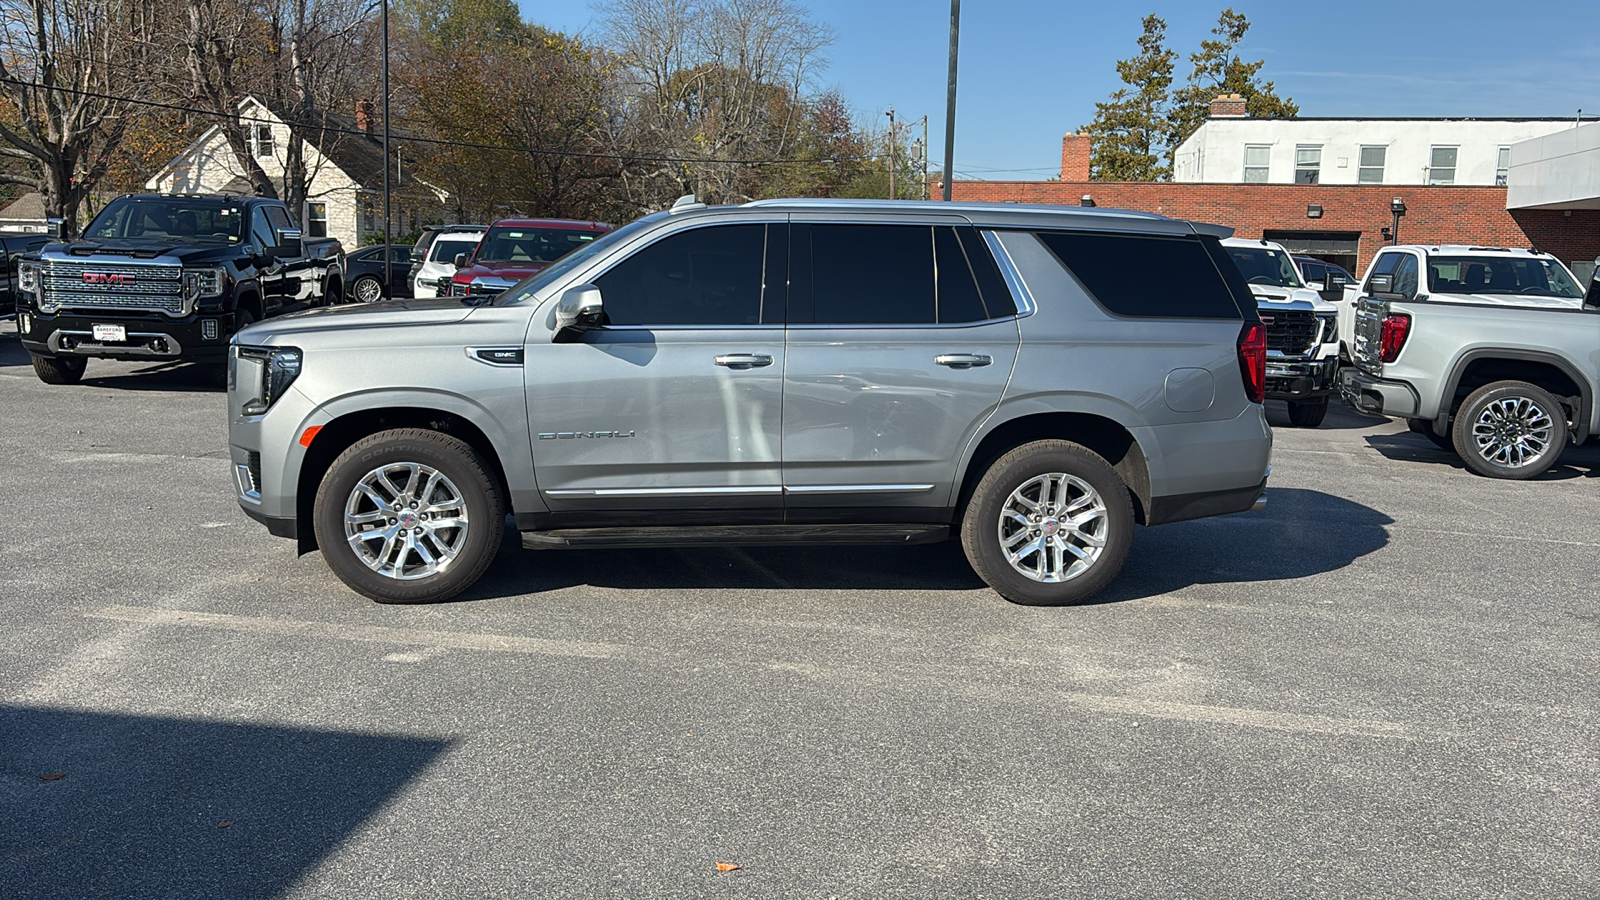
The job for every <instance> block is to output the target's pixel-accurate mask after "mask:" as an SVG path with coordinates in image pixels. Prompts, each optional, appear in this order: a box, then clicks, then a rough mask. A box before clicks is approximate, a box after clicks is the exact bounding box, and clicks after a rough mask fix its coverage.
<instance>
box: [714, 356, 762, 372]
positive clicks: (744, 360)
mask: <svg viewBox="0 0 1600 900" xmlns="http://www.w3.org/2000/svg"><path fill="white" fill-rule="evenodd" d="M716 362H717V365H719V366H727V367H728V368H730V369H757V368H760V367H761V366H770V365H772V357H770V356H767V355H766V354H764V353H728V354H724V355H722V356H719V357H717V359H716Z"/></svg>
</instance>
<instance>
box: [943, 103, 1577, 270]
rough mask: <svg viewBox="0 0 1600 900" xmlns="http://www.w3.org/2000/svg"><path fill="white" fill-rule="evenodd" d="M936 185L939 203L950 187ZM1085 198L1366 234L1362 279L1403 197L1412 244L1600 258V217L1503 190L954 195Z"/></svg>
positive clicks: (1141, 189)
mask: <svg viewBox="0 0 1600 900" xmlns="http://www.w3.org/2000/svg"><path fill="white" fill-rule="evenodd" d="M1069 137H1071V135H1069ZM1064 155H1065V145H1063V156H1064ZM1063 165H1065V160H1064V159H1063ZM933 187H934V193H933V196H935V197H938V196H940V193H939V192H940V190H942V188H941V187H940V186H939V185H934V186H933ZM1084 194H1088V195H1090V196H1091V197H1093V198H1094V201H1095V205H1096V206H1098V207H1102V208H1106V207H1109V208H1118V209H1137V210H1144V211H1147V212H1155V213H1160V214H1161V215H1164V216H1171V217H1173V218H1176V219H1195V220H1199V221H1203V222H1216V223H1219V224H1222V225H1231V226H1233V228H1234V229H1236V231H1237V233H1238V235H1239V237H1245V238H1259V237H1261V236H1262V232H1263V231H1266V230H1286V231H1343V232H1360V234H1361V239H1360V245H1359V249H1358V257H1359V258H1358V261H1357V270H1356V273H1355V274H1356V275H1357V276H1359V275H1361V273H1362V272H1363V271H1364V270H1365V269H1366V266H1367V263H1368V262H1369V261H1371V259H1372V255H1373V253H1374V252H1375V251H1376V250H1377V248H1378V247H1379V246H1381V245H1382V244H1383V243H1384V241H1383V238H1382V236H1381V235H1380V234H1379V229H1381V228H1384V227H1386V226H1388V225H1390V224H1391V223H1392V222H1393V221H1394V219H1393V216H1392V214H1391V213H1390V212H1389V202H1390V200H1392V199H1393V198H1395V197H1402V198H1404V199H1405V203H1406V214H1405V216H1404V217H1402V218H1401V219H1400V240H1401V241H1402V242H1404V243H1407V244H1470V245H1477V246H1488V247H1522V248H1528V247H1532V248H1535V249H1539V250H1545V251H1548V252H1550V253H1553V254H1555V255H1556V256H1557V257H1559V258H1560V259H1562V260H1564V261H1567V262H1571V261H1573V260H1593V259H1594V258H1595V257H1597V256H1600V210H1573V211H1572V215H1571V216H1567V215H1564V214H1563V213H1562V212H1560V211H1555V210H1517V211H1515V212H1508V211H1507V210H1506V208H1505V206H1506V189H1505V188H1503V187H1453V186H1452V187H1446V186H1432V187H1424V186H1417V185H1406V186H1401V185H1320V184H1318V185H1298V184H1173V183H1152V182H1114V181H957V182H955V184H954V185H953V186H952V189H951V199H953V200H969V201H993V202H999V203H1045V204H1057V205H1063V206H1077V205H1078V204H1079V200H1080V198H1082V197H1083V195H1084ZM1311 204H1316V205H1320V206H1321V207H1322V218H1320V219H1310V218H1307V217H1306V207H1307V206H1308V205H1311Z"/></svg>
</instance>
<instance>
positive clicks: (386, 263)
mask: <svg viewBox="0 0 1600 900" xmlns="http://www.w3.org/2000/svg"><path fill="white" fill-rule="evenodd" d="M382 15H383V293H384V296H385V297H393V296H394V281H393V279H394V273H393V271H392V270H393V267H394V265H393V260H392V259H391V254H390V252H389V241H390V239H391V237H390V234H389V0H383V13H382Z"/></svg>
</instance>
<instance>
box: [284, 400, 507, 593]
mask: <svg viewBox="0 0 1600 900" xmlns="http://www.w3.org/2000/svg"><path fill="white" fill-rule="evenodd" d="M312 515H313V527H314V528H315V530H316V535H317V544H318V546H320V547H321V548H322V553H323V556H324V557H325V558H326V559H327V561H328V566H329V568H331V569H333V572H334V574H335V575H337V576H339V580H340V581H343V582H344V583H345V584H347V585H349V586H350V588H351V589H353V590H355V591H356V592H357V593H360V594H364V595H365V596H368V597H371V598H372V599H374V600H376V601H378V602H379V603H431V602H435V601H439V600H446V599H448V598H450V597H454V596H455V595H456V594H459V593H461V592H462V591H464V590H466V589H467V588H469V587H471V586H472V584H473V583H474V582H476V581H477V580H478V578H479V577H481V576H482V575H483V573H484V571H485V570H487V569H488V568H489V563H490V562H492V561H493V560H494V556H495V553H496V551H498V550H499V549H500V541H501V538H502V536H503V534H504V531H505V501H504V499H503V498H502V497H501V495H500V488H499V485H498V483H497V482H496V481H495V478H494V476H493V475H491V474H490V471H489V467H488V465H486V464H485V462H484V460H483V458H482V457H481V456H479V455H478V452H477V451H476V450H474V449H472V447H471V446H470V445H468V444H467V443H466V442H464V441H461V440H459V439H457V438H454V437H451V436H450V435H447V434H441V433H439V432H437V431H427V430H424V429H418V428H400V429H393V430H390V431H380V432H378V433H377V434H373V435H370V436H368V437H365V438H362V439H361V440H359V441H357V442H356V443H355V444H353V445H352V446H351V447H350V449H348V450H346V451H345V452H343V453H341V454H339V458H338V459H336V460H334V461H333V465H332V466H331V467H329V469H328V471H327V473H326V474H325V475H323V478H322V484H321V485H320V486H319V487H318V488H317V498H316V505H315V507H314V511H313V514H312Z"/></svg>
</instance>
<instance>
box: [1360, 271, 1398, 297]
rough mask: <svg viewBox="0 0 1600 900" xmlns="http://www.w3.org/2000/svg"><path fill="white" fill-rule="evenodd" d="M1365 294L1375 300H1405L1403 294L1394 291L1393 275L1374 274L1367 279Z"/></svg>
mask: <svg viewBox="0 0 1600 900" xmlns="http://www.w3.org/2000/svg"><path fill="white" fill-rule="evenodd" d="M1367 294H1368V295H1370V296H1371V297H1372V298H1373V299H1376V300H1405V299H1406V296H1405V295H1404V294H1397V293H1395V292H1394V276H1393V275H1374V276H1372V277H1371V278H1368V279H1367Z"/></svg>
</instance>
